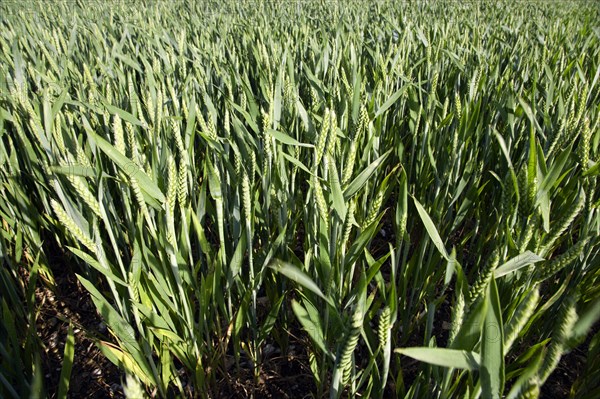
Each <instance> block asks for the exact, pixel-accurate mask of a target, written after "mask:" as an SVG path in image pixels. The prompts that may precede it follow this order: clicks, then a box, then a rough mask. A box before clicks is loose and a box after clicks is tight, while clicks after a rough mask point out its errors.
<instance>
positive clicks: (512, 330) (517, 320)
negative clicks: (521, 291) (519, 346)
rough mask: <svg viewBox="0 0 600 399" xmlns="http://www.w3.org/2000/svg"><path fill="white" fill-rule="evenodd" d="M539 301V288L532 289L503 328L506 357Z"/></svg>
mask: <svg viewBox="0 0 600 399" xmlns="http://www.w3.org/2000/svg"><path fill="white" fill-rule="evenodd" d="M539 299H540V291H539V288H538V287H536V288H534V289H533V290H532V291H531V292H530V293H529V294H528V295H527V296H526V297H525V299H523V301H522V302H521V303H520V304H519V306H518V307H517V309H516V310H515V312H514V314H513V315H512V317H511V318H510V320H509V321H508V323H507V324H506V325H505V326H504V354H505V355H506V354H507V353H508V351H509V350H510V348H511V347H512V345H513V343H514V342H515V340H516V339H517V337H518V336H519V334H520V333H521V331H523V328H524V327H525V325H526V324H527V322H528V321H529V318H530V317H531V315H533V312H534V311H535V308H536V307H537V304H538V302H539Z"/></svg>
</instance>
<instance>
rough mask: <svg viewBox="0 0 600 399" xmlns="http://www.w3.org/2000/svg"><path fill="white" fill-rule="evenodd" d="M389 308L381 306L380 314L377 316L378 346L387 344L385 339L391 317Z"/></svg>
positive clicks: (387, 336) (387, 334) (387, 335)
mask: <svg viewBox="0 0 600 399" xmlns="http://www.w3.org/2000/svg"><path fill="white" fill-rule="evenodd" d="M391 314H392V313H391V310H390V307H389V306H386V307H385V308H383V311H382V312H381V315H380V316H379V328H378V331H377V333H378V336H379V346H380V347H381V348H383V347H385V346H386V345H387V341H388V339H389V331H390V321H391V320H390V318H391Z"/></svg>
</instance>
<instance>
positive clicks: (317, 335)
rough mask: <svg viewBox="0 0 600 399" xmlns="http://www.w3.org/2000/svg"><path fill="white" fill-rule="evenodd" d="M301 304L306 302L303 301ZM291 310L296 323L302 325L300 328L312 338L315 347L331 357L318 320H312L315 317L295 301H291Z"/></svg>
mask: <svg viewBox="0 0 600 399" xmlns="http://www.w3.org/2000/svg"><path fill="white" fill-rule="evenodd" d="M303 302H308V301H306V300H304V301H303ZM310 306H312V304H311V305H310ZM313 308H314V307H313ZM292 310H293V311H294V314H295V315H296V317H297V318H298V321H299V322H300V324H301V325H302V328H304V331H306V332H307V333H308V335H309V336H310V337H311V338H312V340H313V342H314V343H315V344H316V345H317V347H319V349H320V350H321V351H322V352H323V353H326V354H328V355H331V354H330V353H329V351H328V350H327V348H326V346H325V338H324V335H323V329H322V327H321V323H320V321H319V320H318V319H316V320H315V319H314V316H315V315H314V314H313V312H309V311H308V310H307V309H306V308H305V307H304V306H302V305H301V304H300V303H299V302H298V301H296V300H295V299H292ZM311 315H312V317H311Z"/></svg>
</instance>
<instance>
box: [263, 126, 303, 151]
mask: <svg viewBox="0 0 600 399" xmlns="http://www.w3.org/2000/svg"><path fill="white" fill-rule="evenodd" d="M267 132H268V133H269V134H270V135H271V136H273V138H274V139H275V140H277V141H279V142H280V143H283V144H287V145H295V146H298V147H308V148H313V147H314V145H312V144H307V143H301V142H299V141H298V140H296V139H295V138H293V137H292V136H289V135H287V134H285V133H283V132H279V131H277V130H273V129H268V130H267Z"/></svg>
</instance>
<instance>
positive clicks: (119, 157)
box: [88, 131, 165, 203]
mask: <svg viewBox="0 0 600 399" xmlns="http://www.w3.org/2000/svg"><path fill="white" fill-rule="evenodd" d="M88 134H90V135H91V136H92V138H93V139H94V141H95V142H96V144H97V145H98V147H100V149H101V150H102V151H103V152H104V153H105V154H106V155H108V157H109V158H110V159H112V160H113V161H114V162H115V163H116V164H117V165H119V167H120V168H121V169H122V170H123V172H125V173H126V174H127V175H128V176H131V177H134V178H135V179H136V180H137V181H138V182H139V183H140V188H141V189H142V191H144V192H146V193H147V194H148V195H150V196H151V197H152V198H154V199H155V200H157V201H159V202H160V203H163V202H164V201H165V196H164V195H163V193H162V191H160V189H159V188H158V186H157V185H156V183H154V182H153V181H152V180H151V179H150V178H149V177H148V176H147V175H146V173H145V172H144V171H142V170H141V169H140V168H139V167H138V166H137V164H136V163H135V162H133V161H132V160H131V159H129V158H127V157H126V156H125V155H123V154H121V153H120V152H119V151H117V149H116V148H115V147H113V146H112V145H111V144H110V143H109V142H108V141H106V140H104V139H103V138H102V137H100V136H98V135H97V134H96V133H94V132H92V131H88Z"/></svg>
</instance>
